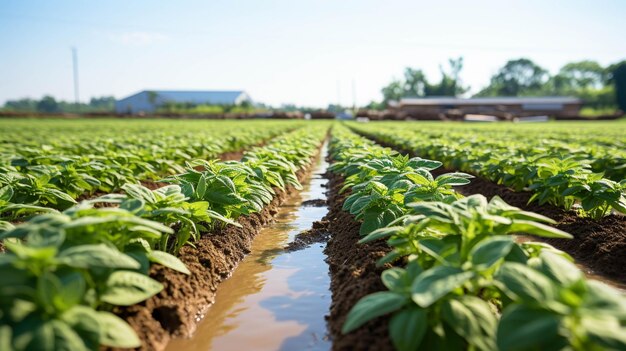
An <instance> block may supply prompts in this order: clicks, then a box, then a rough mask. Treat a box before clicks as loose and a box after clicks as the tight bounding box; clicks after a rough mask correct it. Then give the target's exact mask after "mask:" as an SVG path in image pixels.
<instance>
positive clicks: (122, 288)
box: [100, 271, 163, 306]
mask: <svg viewBox="0 0 626 351" xmlns="http://www.w3.org/2000/svg"><path fill="white" fill-rule="evenodd" d="M161 290H163V285H162V284H161V283H159V282H157V281H156V280H154V279H152V278H150V277H148V276H147V275H143V274H140V273H136V272H130V271H116V272H113V273H112V274H111V275H110V276H109V278H108V279H107V282H106V288H105V291H104V292H103V293H102V295H101V296H100V299H101V300H102V301H104V302H107V303H110V304H112V305H120V306H130V305H134V304H136V303H139V302H141V301H144V300H147V299H149V298H150V297H152V296H154V295H156V294H158V293H159V292H160V291H161Z"/></svg>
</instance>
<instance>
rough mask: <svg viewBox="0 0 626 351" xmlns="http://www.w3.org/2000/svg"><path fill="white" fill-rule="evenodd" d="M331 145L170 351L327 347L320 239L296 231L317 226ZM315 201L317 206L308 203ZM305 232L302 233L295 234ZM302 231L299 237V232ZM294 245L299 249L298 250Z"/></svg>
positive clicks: (324, 268) (325, 275)
mask: <svg viewBox="0 0 626 351" xmlns="http://www.w3.org/2000/svg"><path fill="white" fill-rule="evenodd" d="M325 152H326V148H325V147H324V148H323V149H322V156H321V157H320V159H318V162H317V163H316V164H314V166H313V167H312V169H311V171H312V172H311V173H312V175H311V176H310V177H307V178H308V179H307V180H304V181H303V182H302V184H303V186H304V189H303V190H302V191H301V192H299V193H297V192H292V193H290V194H289V196H288V197H287V199H286V200H285V201H284V202H283V203H282V205H280V206H279V207H277V208H276V211H277V213H276V215H275V216H274V218H275V221H274V222H273V223H271V224H269V225H268V226H267V227H265V228H263V229H261V231H260V232H259V233H258V235H256V236H255V238H254V241H253V242H252V243H251V247H250V253H249V254H248V255H247V256H246V257H245V258H243V259H242V260H241V262H240V263H239V264H238V266H237V268H236V269H235V270H234V271H233V274H232V276H231V277H229V278H228V279H226V280H225V281H224V282H222V283H221V284H220V286H219V287H218V289H217V291H216V295H217V296H216V299H215V304H214V305H212V306H211V307H210V308H209V309H208V310H207V311H206V313H205V315H204V319H203V321H202V322H201V323H200V324H199V326H198V329H197V331H196V332H195V334H194V336H193V337H192V338H190V339H176V340H172V342H171V343H170V344H169V345H168V348H167V350H172V351H174V350H176V351H186V350H209V349H212V350H245V349H250V348H251V347H252V348H254V349H255V350H327V349H329V348H330V340H329V339H328V337H327V336H326V334H327V332H326V330H327V328H326V321H325V316H326V315H327V311H328V309H329V305H330V293H329V277H328V265H327V264H326V263H325V262H324V258H325V256H324V254H323V247H324V246H325V244H324V243H323V238H324V236H323V235H322V236H321V238H322V240H321V241H318V240H313V239H311V238H310V237H309V238H307V240H306V244H302V245H292V244H293V243H295V242H300V241H301V240H298V236H307V235H310V232H312V231H315V229H313V230H311V229H310V228H312V227H313V228H316V229H320V228H321V227H322V225H321V224H320V223H323V221H321V222H320V220H321V219H322V217H323V216H324V215H325V213H326V212H327V207H326V206H325V204H326V201H325V183H326V181H325V179H323V175H324V174H325V173H326V163H325V162H324V156H325ZM311 205H313V206H311ZM298 233H300V234H298ZM296 234H298V235H296ZM296 246H297V247H296Z"/></svg>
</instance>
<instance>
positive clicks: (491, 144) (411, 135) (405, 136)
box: [351, 123, 626, 219]
mask: <svg viewBox="0 0 626 351" xmlns="http://www.w3.org/2000/svg"><path fill="white" fill-rule="evenodd" d="M568 126H570V128H569V129H568ZM576 126H580V128H584V129H582V130H576V128H574V127H576ZM351 127H353V128H354V129H355V130H357V131H359V132H360V133H363V134H365V135H367V136H370V137H373V138H376V139H378V140H380V141H383V142H385V143H389V144H391V145H394V146H397V147H399V148H401V149H403V150H408V151H410V152H413V153H415V154H417V155H420V156H422V157H427V158H430V159H436V160H440V161H442V162H443V164H444V165H445V166H446V167H448V168H453V169H459V170H463V171H466V172H469V173H472V174H477V175H480V176H482V177H485V178H487V179H489V180H491V181H493V182H496V183H498V184H503V185H506V186H508V187H511V188H513V189H514V190H516V191H522V190H527V191H532V192H533V196H532V197H531V199H530V201H537V202H538V203H540V204H544V203H550V204H553V205H556V206H559V207H561V208H565V209H567V210H570V209H573V208H574V209H576V210H578V211H579V212H580V214H581V215H583V216H590V217H592V218H595V219H598V218H601V217H604V216H606V215H609V214H611V213H612V212H613V211H617V212H621V213H626V151H625V150H626V148H625V146H626V144H625V143H624V139H623V137H622V136H621V134H620V133H623V132H625V130H624V128H623V127H622V126H621V124H616V123H612V124H608V125H602V124H600V125H599V126H598V125H596V126H591V125H589V126H585V125H577V124H571V125H568V124H564V125H560V124H556V125H554V124H553V125H547V126H546V127H545V128H541V129H539V128H540V126H538V125H534V126H532V127H527V126H526V127H523V126H517V125H514V126H510V125H508V126H507V127H491V126H480V127H471V126H469V127H468V126H461V125H447V124H446V125H434V124H428V125H422V124H419V123H412V124H403V125H401V126H400V125H398V124H393V123H385V124H378V123H376V124H371V125H367V126H365V125H356V124H353V125H351ZM517 127H519V129H516V128H517ZM533 136H536V138H533Z"/></svg>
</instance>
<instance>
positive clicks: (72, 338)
mask: <svg viewBox="0 0 626 351" xmlns="http://www.w3.org/2000/svg"><path fill="white" fill-rule="evenodd" d="M49 323H50V324H51V325H52V329H53V330H54V350H55V351H56V350H59V351H83V350H84V351H88V350H89V349H88V348H87V346H86V345H85V343H84V342H83V340H82V338H81V337H80V336H79V335H78V334H77V333H76V332H75V331H74V330H73V329H72V327H70V326H69V325H68V324H67V323H65V322H64V321H61V320H52V321H50V322H49Z"/></svg>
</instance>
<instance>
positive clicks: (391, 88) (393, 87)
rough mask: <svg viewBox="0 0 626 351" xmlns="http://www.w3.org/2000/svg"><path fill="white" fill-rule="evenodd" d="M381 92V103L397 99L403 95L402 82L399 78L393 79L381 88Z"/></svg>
mask: <svg viewBox="0 0 626 351" xmlns="http://www.w3.org/2000/svg"><path fill="white" fill-rule="evenodd" d="M381 91H382V93H383V103H384V104H387V103H389V101H398V100H400V99H401V98H402V97H403V96H405V95H404V83H403V82H402V81H400V80H397V79H395V80H393V81H392V82H391V83H389V85H387V86H386V87H384V88H383V89H382V90H381Z"/></svg>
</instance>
